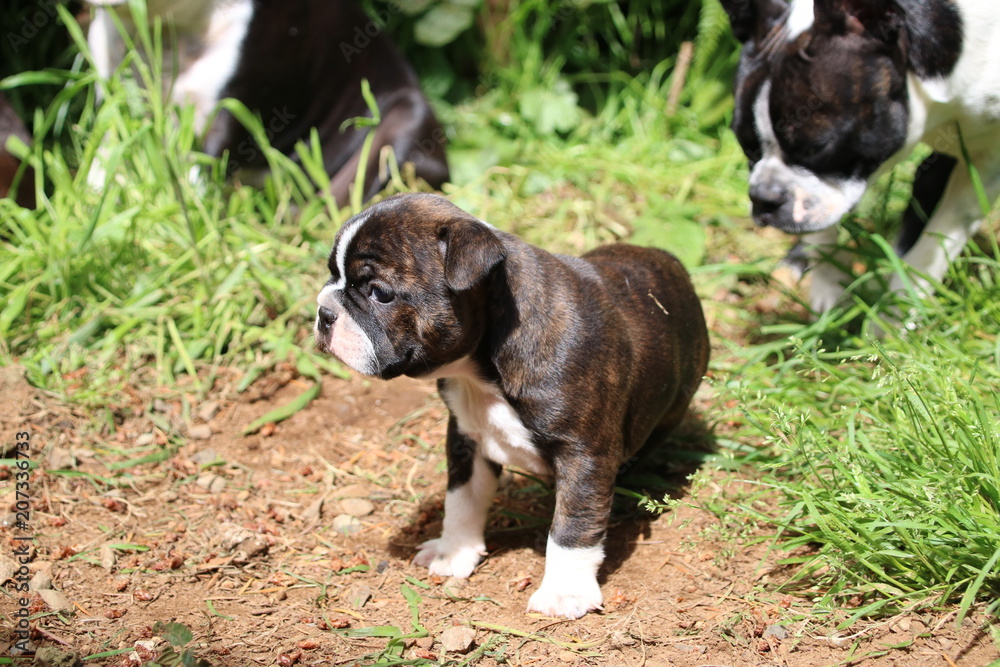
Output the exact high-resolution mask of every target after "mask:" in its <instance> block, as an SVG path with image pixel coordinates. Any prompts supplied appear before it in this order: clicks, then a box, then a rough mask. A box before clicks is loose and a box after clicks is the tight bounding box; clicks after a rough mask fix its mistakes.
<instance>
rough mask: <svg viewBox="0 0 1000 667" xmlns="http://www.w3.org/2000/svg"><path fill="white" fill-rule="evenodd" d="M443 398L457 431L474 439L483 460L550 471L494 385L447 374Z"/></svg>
mask: <svg viewBox="0 0 1000 667" xmlns="http://www.w3.org/2000/svg"><path fill="white" fill-rule="evenodd" d="M444 399H445V402H446V403H447V404H448V407H449V408H451V411H452V412H453V413H454V415H455V420H456V421H457V422H458V430H459V431H461V432H462V433H463V434H465V435H466V436H468V437H469V438H472V439H473V440H475V441H476V443H477V444H478V445H479V447H481V453H482V455H483V456H485V457H486V458H487V459H489V460H491V461H493V462H495V463H499V464H500V465H505V466H507V465H513V466H517V467H519V468H524V469H525V470H527V471H529V472H533V473H536V474H543V475H544V474H548V473H549V472H550V471H549V466H548V464H546V462H545V460H544V459H543V458H542V457H541V456H540V455H539V453H538V449H537V448H536V447H535V444H534V443H533V442H532V439H531V432H530V431H529V430H528V429H527V427H525V425H524V424H523V423H522V422H521V419H520V417H518V416H517V412H516V411H515V410H514V408H513V407H512V406H511V404H510V403H508V402H507V400H506V399H505V398H504V396H503V394H502V393H501V391H500V390H499V389H498V388H497V387H495V386H494V385H492V384H490V383H489V382H485V381H483V380H480V379H479V378H476V377H470V376H460V377H450V378H448V379H447V380H446V381H445V388H444Z"/></svg>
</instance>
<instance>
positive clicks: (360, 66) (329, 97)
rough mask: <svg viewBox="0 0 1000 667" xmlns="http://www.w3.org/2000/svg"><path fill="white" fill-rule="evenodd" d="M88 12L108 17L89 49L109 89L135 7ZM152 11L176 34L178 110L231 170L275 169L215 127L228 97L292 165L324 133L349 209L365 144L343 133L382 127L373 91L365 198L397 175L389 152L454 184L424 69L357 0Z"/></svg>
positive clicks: (170, 35) (117, 3)
mask: <svg viewBox="0 0 1000 667" xmlns="http://www.w3.org/2000/svg"><path fill="white" fill-rule="evenodd" d="M89 1H90V3H91V4H93V5H97V7H96V8H95V15H94V18H93V21H92V23H91V25H90V28H89V32H88V42H89V45H90V50H91V53H92V55H93V58H94V60H95V63H96V67H97V70H98V73H99V74H100V75H101V76H103V77H105V78H107V77H108V76H110V75H111V73H112V71H113V70H114V68H115V67H117V66H118V65H119V64H120V63H121V61H122V58H123V57H124V55H125V44H124V41H123V39H122V37H121V35H120V34H119V32H118V30H117V29H116V26H115V24H114V20H113V18H112V15H111V12H112V11H114V12H117V13H118V15H119V16H120V17H121V19H122V21H123V22H124V23H125V25H126V26H129V24H130V20H131V19H130V15H129V11H128V8H127V5H126V0H89ZM147 11H148V15H149V17H150V20H151V21H152V20H153V18H155V17H160V18H161V19H162V20H163V21H164V24H166V25H167V26H168V28H170V29H172V32H171V30H165V31H164V35H165V36H164V40H163V41H164V51H165V54H164V59H163V60H164V71H165V77H164V78H165V79H167V80H168V81H169V82H170V84H169V85H170V86H171V95H172V97H173V99H174V100H176V101H178V102H181V103H190V104H193V105H194V108H195V119H196V124H197V127H198V128H199V129H202V130H204V129H207V134H206V136H205V143H204V150H205V151H206V152H207V153H209V154H211V155H216V156H221V155H222V154H223V153H224V152H226V151H228V152H229V160H230V168H231V169H232V168H238V169H240V170H246V171H247V172H251V173H252V172H253V170H258V169H261V168H264V167H266V162H265V161H264V158H263V153H262V151H261V150H260V149H259V146H257V144H256V142H255V141H254V140H253V139H252V138H251V137H250V135H249V134H248V133H247V131H246V130H245V129H244V128H243V126H242V125H240V124H239V123H238V122H237V121H236V120H235V119H234V118H233V117H232V115H230V114H229V113H228V112H225V111H223V112H220V113H219V115H218V117H217V118H216V119H215V121H214V123H213V124H212V126H211V127H210V128H206V127H205V126H206V124H207V122H208V119H209V118H210V115H211V114H212V112H213V110H214V108H215V106H216V104H217V103H218V102H219V100H221V99H223V98H227V97H232V98H235V99H238V100H240V101H241V102H243V103H244V104H245V105H246V106H247V107H248V108H249V109H250V110H251V111H254V112H257V113H259V114H260V115H261V117H262V120H263V122H264V127H265V129H266V130H267V132H268V135H269V140H270V142H271V145H272V146H274V147H275V148H277V149H278V150H280V151H282V152H283V153H285V154H287V155H293V156H294V147H295V144H296V142H298V141H300V140H304V141H308V140H309V134H310V131H311V130H312V128H316V130H317V131H318V134H319V140H320V142H321V144H322V149H323V160H324V165H325V167H326V170H327V173H329V174H330V176H331V186H330V187H331V190H332V192H333V195H334V197H335V198H336V200H337V202H338V204H340V205H343V204H345V203H347V201H348V199H349V193H350V191H351V187H352V183H353V182H354V180H355V174H356V172H357V168H358V165H359V163H360V159H361V147H362V144H363V143H364V138H365V132H363V131H360V130H355V129H347V130H344V131H342V130H341V126H342V124H343V123H344V121H346V120H349V119H351V118H356V117H359V116H370V115H371V114H370V113H369V111H368V107H367V105H366V103H365V100H364V99H363V97H362V95H361V81H362V79H367V80H368V81H369V83H370V85H371V89H372V93H373V94H374V96H375V99H376V102H377V103H378V107H379V111H380V113H381V117H382V121H381V124H380V125H379V127H378V129H377V130H375V139H374V143H373V145H372V148H371V153H370V156H369V159H368V163H367V165H366V170H365V187H364V192H365V198H366V199H367V198H369V197H371V196H372V195H374V194H375V193H376V192H378V191H379V190H380V189H382V188H383V187H384V186H385V183H386V180H387V175H386V174H385V173H380V170H379V160H380V154H381V152H382V149H383V148H385V147H390V148H391V149H392V150H393V151H394V153H395V156H396V159H397V161H398V163H399V164H400V166H402V165H403V164H404V163H406V162H409V163H412V164H413V166H414V169H415V173H416V175H417V176H418V177H420V178H422V179H424V180H425V181H427V183H429V184H430V185H431V186H432V187H439V186H440V185H441V184H442V183H443V182H444V181H446V180H447V179H448V164H447V161H446V159H445V143H446V137H445V132H444V130H443V129H442V127H441V126H440V124H439V123H438V121H437V119H436V118H435V117H434V113H433V112H432V110H431V108H430V105H429V104H428V102H427V99H426V98H425V97H424V95H423V93H422V92H421V90H420V84H419V82H418V81H417V78H416V75H415V74H414V72H413V69H412V68H411V66H410V65H409V63H408V62H407V61H406V60H405V58H404V57H403V56H402V54H400V53H399V51H398V50H397V49H396V47H395V46H394V45H393V44H392V42H391V41H390V40H389V38H388V37H387V36H386V35H385V34H384V32H383V31H382V30H381V28H380V27H379V26H378V24H377V23H375V22H374V21H372V20H370V19H369V18H368V17H367V16H365V14H364V13H363V12H362V11H361V10H360V9H359V8H358V7H356V6H355V5H354V3H353V2H352V0H148V2H147ZM361 38H363V39H361ZM174 46H176V50H173V49H172V47H174ZM383 172H384V170H383ZM101 176H102V174H101V173H100V171H99V170H98V171H96V172H95V178H96V179H97V180H102V179H101Z"/></svg>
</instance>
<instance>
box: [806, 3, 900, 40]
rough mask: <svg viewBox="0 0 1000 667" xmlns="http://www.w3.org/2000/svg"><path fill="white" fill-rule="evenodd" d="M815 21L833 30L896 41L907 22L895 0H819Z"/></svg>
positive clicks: (828, 29) (827, 29)
mask: <svg viewBox="0 0 1000 667" xmlns="http://www.w3.org/2000/svg"><path fill="white" fill-rule="evenodd" d="M814 14H815V17H814V21H815V25H817V26H820V27H821V28H822V29H823V30H824V31H826V32H829V33H833V34H843V33H854V34H856V35H864V34H868V35H871V36H873V37H877V38H879V39H881V40H883V41H886V42H890V43H891V42H894V41H895V40H896V36H897V35H898V34H899V30H900V28H901V26H902V23H903V17H902V15H901V10H900V8H899V5H897V4H896V2H895V0H816V2H815V6H814Z"/></svg>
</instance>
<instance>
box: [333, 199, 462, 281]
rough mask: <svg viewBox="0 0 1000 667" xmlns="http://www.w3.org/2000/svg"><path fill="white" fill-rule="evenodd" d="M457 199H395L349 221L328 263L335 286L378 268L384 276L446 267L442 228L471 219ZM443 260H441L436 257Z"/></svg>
mask: <svg viewBox="0 0 1000 667" xmlns="http://www.w3.org/2000/svg"><path fill="white" fill-rule="evenodd" d="M471 217H472V216H470V215H469V214H468V213H466V212H465V211H463V210H462V209H460V208H458V207H457V206H455V205H454V204H452V203H451V202H449V201H447V200H445V199H442V198H440V197H434V196H432V195H405V196H396V197H390V198H389V199H386V200H385V201H382V202H379V203H378V204H375V205H374V206H371V207H370V208H368V209H367V210H365V211H363V212H361V213H360V214H358V215H356V216H355V217H353V218H351V219H350V220H348V221H347V222H345V223H344V225H343V227H341V229H340V232H339V233H338V234H337V238H336V240H335V241H334V244H333V250H331V252H330V257H329V259H328V262H327V263H328V265H329V268H330V284H331V285H333V286H334V288H335V289H343V288H344V287H346V286H347V285H348V284H350V282H351V281H354V280H358V279H360V278H364V277H366V276H365V275H364V274H365V273H366V272H370V271H371V270H373V269H377V270H378V271H379V274H380V277H382V278H385V279H392V278H394V277H398V278H400V279H402V278H404V277H411V278H413V277H423V278H426V279H432V278H434V277H435V276H431V275H428V274H429V272H434V267H439V266H440V265H441V261H440V256H439V255H440V250H439V248H438V230H439V229H440V228H441V227H442V225H445V224H447V223H448V222H449V221H452V220H455V219H458V218H471ZM435 259H437V261H434V260H435Z"/></svg>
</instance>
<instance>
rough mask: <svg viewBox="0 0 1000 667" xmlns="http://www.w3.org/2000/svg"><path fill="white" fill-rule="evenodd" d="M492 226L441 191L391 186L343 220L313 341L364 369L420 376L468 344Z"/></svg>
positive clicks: (489, 256) (492, 252)
mask: <svg viewBox="0 0 1000 667" xmlns="http://www.w3.org/2000/svg"><path fill="white" fill-rule="evenodd" d="M504 258H505V253H504V247H503V245H502V244H501V243H500V240H499V238H497V235H496V233H495V230H494V229H493V228H492V227H490V226H489V225H487V224H486V223H484V222H481V221H479V220H477V219H476V218H474V217H472V216H471V215H469V214H468V213H466V212H465V211H463V210H461V209H459V208H458V207H456V206H455V205H453V204H451V203H450V202H449V201H447V200H446V199H444V198H442V197H438V196H435V195H398V196H396V197H392V198H390V199H387V200H385V201H383V202H381V203H378V204H375V205H374V206H372V207H370V208H369V209H367V210H366V211H364V212H362V213H361V214H359V215H357V216H355V217H353V218H351V219H350V220H348V221H347V222H345V223H344V226H343V227H341V229H340V232H339V233H338V234H337V238H336V240H335V241H334V244H333V250H332V251H331V252H330V259H329V262H328V264H329V267H330V279H329V280H328V281H327V283H326V286H324V287H323V289H322V291H321V292H320V293H319V297H318V298H317V302H318V304H319V308H318V310H317V314H316V325H315V336H316V345H317V346H318V347H319V349H320V350H322V351H324V352H328V353H330V354H333V355H334V356H336V357H338V358H339V359H340V360H341V361H343V362H344V363H345V364H347V365H348V366H350V367H351V368H353V369H355V370H356V371H358V372H360V373H364V374H366V375H377V376H379V377H381V378H384V379H389V378H392V377H396V376H398V375H411V376H421V375H428V374H431V373H433V372H434V371H435V370H437V369H438V368H440V367H441V366H442V365H444V364H447V363H449V362H452V361H457V360H458V359H460V358H462V357H463V356H465V355H468V354H469V353H471V352H472V351H473V350H474V349H475V346H476V344H477V343H478V342H479V338H480V336H481V335H482V328H483V308H482V303H481V297H482V289H481V287H482V286H483V285H484V283H485V281H486V278H487V277H488V276H489V275H490V274H491V273H492V272H493V271H494V270H495V269H496V268H497V267H498V265H500V264H501V263H502V262H503V260H504Z"/></svg>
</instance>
